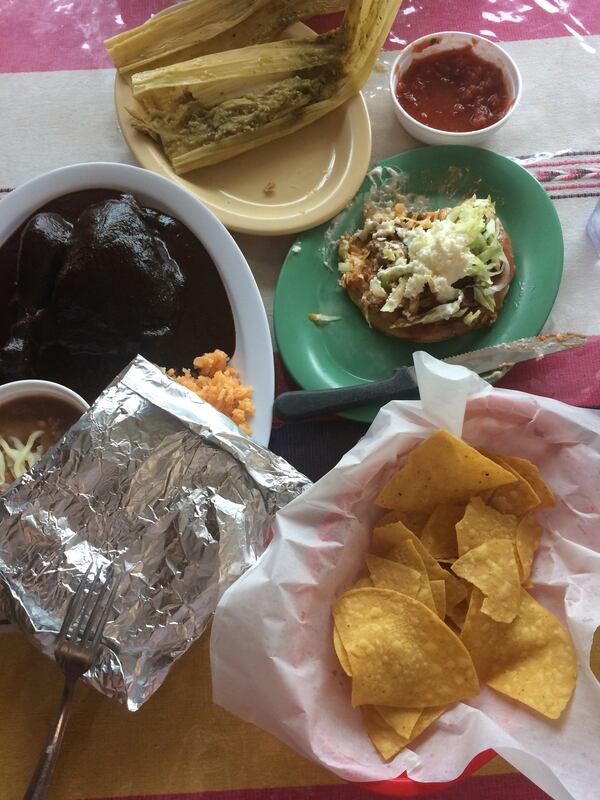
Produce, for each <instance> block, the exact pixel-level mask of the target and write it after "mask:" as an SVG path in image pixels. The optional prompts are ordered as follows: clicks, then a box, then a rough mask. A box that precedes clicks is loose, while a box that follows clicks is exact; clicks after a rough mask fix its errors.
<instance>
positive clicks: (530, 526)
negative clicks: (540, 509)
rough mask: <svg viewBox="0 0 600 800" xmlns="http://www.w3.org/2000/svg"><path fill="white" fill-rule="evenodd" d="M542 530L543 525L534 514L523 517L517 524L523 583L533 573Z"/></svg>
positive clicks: (518, 553) (520, 571) (517, 540)
mask: <svg viewBox="0 0 600 800" xmlns="http://www.w3.org/2000/svg"><path fill="white" fill-rule="evenodd" d="M542 531H543V529H542V526H541V525H540V523H539V522H538V521H537V519H536V518H535V517H534V516H533V514H528V515H527V516H525V517H523V519H522V520H520V521H519V524H518V526H517V535H516V543H517V555H518V557H519V574H520V577H521V582H522V583H525V582H526V581H527V580H528V579H529V576H530V574H531V567H532V565H533V559H534V558H535V554H536V552H537V549H538V547H539V545H540V540H541V538H542Z"/></svg>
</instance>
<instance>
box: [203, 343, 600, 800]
mask: <svg viewBox="0 0 600 800" xmlns="http://www.w3.org/2000/svg"><path fill="white" fill-rule="evenodd" d="M415 365H416V368H417V375H418V379H419V388H420V393H421V398H422V400H421V401H420V402H416V401H415V402H392V403H389V404H388V405H387V406H385V407H384V408H383V409H382V410H381V411H380V412H379V414H378V415H377V417H376V419H375V421H374V422H373V424H372V426H371V427H370V429H369V431H368V433H367V434H366V435H365V436H364V437H363V439H361V440H360V441H359V442H358V444H357V445H356V446H355V447H354V448H353V449H352V450H350V452H348V453H347V454H346V455H345V456H344V457H343V458H342V460H341V461H340V462H339V464H338V465H337V466H336V467H335V468H334V469H333V470H332V471H331V472H329V473H328V474H327V475H325V476H324V477H323V478H322V479H321V480H320V481H318V482H317V483H316V484H314V485H313V486H312V487H311V488H310V489H309V490H308V491H306V492H305V493H304V494H303V495H302V496H300V497H299V498H297V499H296V500H294V501H292V502H291V503H290V504H289V505H288V506H286V507H285V508H284V509H283V510H282V511H281V512H279V514H278V515H277V517H276V524H275V533H274V539H273V542H272V544H271V545H270V547H269V548H268V550H267V552H266V553H265V554H264V556H263V557H262V558H261V560H260V561H259V562H258V564H257V565H256V566H255V567H254V568H252V569H251V570H250V571H249V572H247V573H246V574H245V575H244V576H243V577H242V578H240V579H239V580H238V581H237V583H236V584H235V585H234V586H233V587H231V589H229V590H228V591H227V592H226V593H225V595H224V596H223V598H222V600H221V602H220V604H219V606H218V608H217V612H216V616H215V619H214V622H213V627H212V638H211V661H212V674H213V697H214V700H215V702H216V703H218V704H219V705H221V706H223V707H224V708H226V709H228V710H229V711H231V712H233V713H234V714H237V716H239V717H241V718H243V719H245V720H247V721H249V722H252V723H254V724H256V725H259V726H260V727H262V728H264V729H265V730H267V731H269V732H270V733H272V734H274V735H275V736H277V737H278V738H280V739H281V740H283V741H284V742H287V743H288V744H289V745H291V746H292V747H294V748H295V749H296V750H297V751H298V752H300V753H302V754H303V755H304V756H307V757H309V758H312V759H314V760H316V761H318V762H320V763H321V764H322V765H323V766H325V767H327V768H328V769H330V770H331V771H333V772H334V773H336V774H337V775H339V776H340V777H342V778H345V779H347V780H350V781H374V780H385V779H391V778H394V777H396V776H398V775H400V774H401V773H403V772H404V771H405V770H408V774H409V776H410V777H411V778H413V779H415V780H418V781H423V782H439V781H442V782H443V781H449V780H452V779H454V778H456V777H458V776H459V775H460V774H461V773H462V772H463V771H464V769H465V767H466V766H467V765H468V764H469V762H470V761H471V760H472V759H473V758H474V756H476V755H477V754H478V753H480V752H482V751H483V750H487V749H488V748H492V749H494V750H495V751H496V752H497V753H498V754H499V755H501V756H503V757H504V758H505V759H506V760H507V761H509V762H510V763H511V764H513V765H514V766H515V767H516V768H517V769H519V770H520V771H521V772H523V773H524V774H525V775H526V776H527V777H528V778H530V779H531V780H532V781H533V782H534V783H536V784H537V785H538V786H540V787H541V788H542V789H543V790H544V791H546V792H547V793H548V794H549V795H550V796H551V797H553V798H556V800H563V799H564V800H592V798H593V799H594V800H596V798H597V797H598V792H599V790H598V786H599V785H600V758H599V757H598V744H599V743H600V684H599V683H598V681H597V680H596V679H595V678H594V676H593V674H592V672H591V670H590V667H589V652H590V648H591V643H592V637H593V634H594V630H595V629H596V627H597V626H598V625H600V414H599V413H597V412H593V411H587V410H584V409H577V408H573V407H570V406H567V405H564V404H562V403H558V402H556V401H553V400H549V399H547V398H543V397H534V396H532V395H528V394H523V393H520V392H513V391H508V390H502V389H494V388H492V387H490V386H489V385H488V384H486V383H484V382H483V381H482V380H481V379H480V378H479V377H478V376H476V375H474V374H473V373H471V372H469V371H468V370H466V369H464V368H463V367H452V366H449V365H447V364H445V363H443V362H440V361H437V360H436V359H434V358H432V357H431V356H428V355H427V354H425V353H418V354H416V355H415ZM465 406H466V414H465ZM463 418H464V427H463V424H462V423H463ZM438 427H444V428H446V429H447V430H450V431H451V432H452V433H454V434H456V435H461V428H462V433H463V436H464V439H465V440H466V441H468V442H470V443H471V444H474V445H478V446H486V447H490V448H493V449H495V450H497V451H499V452H506V453H508V454H511V455H517V456H522V457H525V458H529V459H531V460H532V461H534V462H535V463H536V464H538V466H539V467H540V469H541V472H542V475H543V476H544V478H545V480H547V481H548V483H549V484H550V486H551V487H552V489H553V490H554V492H555V494H556V495H557V498H558V507H557V508H556V509H552V510H548V511H545V512H543V513H540V514H539V519H540V521H541V522H542V523H543V524H544V526H545V528H546V533H545V534H544V537H543V539H542V546H541V548H540V551H539V553H538V555H537V557H536V560H535V565H534V570H533V574H532V578H533V581H534V582H535V584H536V586H535V589H534V590H532V594H533V595H534V596H535V597H536V598H537V599H538V600H539V601H540V602H541V603H542V604H543V605H545V606H546V607H547V608H549V609H550V610H551V611H552V612H553V613H554V614H556V616H558V617H559V618H560V619H561V621H562V622H563V623H565V624H566V625H568V628H569V631H570V633H571V636H572V638H573V642H574V644H575V647H576V649H577V653H578V660H579V672H578V680H577V687H576V690H575V694H574V697H573V699H572V701H571V703H570V704H569V706H568V708H567V709H566V711H565V712H564V713H563V715H562V717H561V718H560V720H557V721H551V720H547V719H546V718H544V717H542V716H541V715H539V714H537V713H536V712H534V711H531V710H529V709H527V708H526V707H524V706H521V705H520V704H518V703H516V702H513V701H511V700H509V699H508V698H506V697H504V696H503V695H500V694H498V693H496V692H494V691H493V690H491V689H489V688H487V687H485V686H482V690H481V694H480V695H479V696H478V697H476V698H474V699H473V700H472V701H470V702H469V703H468V704H466V703H460V704H458V705H457V706H456V707H455V708H453V709H452V710H451V711H449V712H447V713H446V714H444V715H443V717H442V718H441V719H440V720H439V721H438V722H437V723H435V724H434V725H433V726H432V727H431V728H430V729H429V731H428V732H426V733H425V734H424V735H422V736H421V737H420V738H419V739H418V744H417V745H416V746H415V747H414V749H410V750H408V749H407V750H405V751H403V752H402V753H401V754H400V755H398V756H397V757H396V758H395V759H394V760H393V761H391V762H390V763H388V764H386V763H384V762H383V761H382V760H381V758H380V757H379V755H378V754H377V753H376V751H375V750H374V748H373V746H372V744H371V743H370V740H369V739H368V737H367V735H366V733H365V729H364V727H363V724H362V719H361V715H360V712H359V710H358V709H353V708H352V707H351V705H350V680H349V679H348V678H347V677H346V676H345V675H344V674H343V672H342V670H341V668H340V666H339V664H338V661H337V659H336V656H335V653H334V650H333V645H332V617H331V604H332V602H333V601H334V600H335V598H336V597H338V596H339V595H340V594H342V593H343V591H345V590H346V589H347V588H348V586H349V585H350V584H351V583H352V582H353V581H354V580H356V578H357V577H358V576H359V575H360V574H361V573H363V572H364V554H365V552H366V551H367V549H368V546H369V540H370V532H371V529H372V527H373V523H374V522H375V520H376V519H377V518H378V517H379V516H381V514H382V513H383V512H382V511H381V510H380V509H377V508H376V507H375V506H374V504H373V500H374V497H375V495H376V493H377V491H378V489H379V488H380V487H381V486H382V484H383V483H384V482H385V480H386V479H387V478H388V477H389V476H390V475H391V474H392V473H393V472H394V470H395V469H396V468H397V466H398V463H399V461H400V460H401V459H402V457H403V456H404V455H405V454H406V453H407V452H408V451H409V450H411V449H412V448H413V447H414V446H415V445H416V444H418V442H419V441H420V440H421V439H423V438H425V437H427V436H429V435H430V434H431V433H432V432H433V431H434V430H435V429H436V428H438ZM323 446H327V445H326V442H324V443H323Z"/></svg>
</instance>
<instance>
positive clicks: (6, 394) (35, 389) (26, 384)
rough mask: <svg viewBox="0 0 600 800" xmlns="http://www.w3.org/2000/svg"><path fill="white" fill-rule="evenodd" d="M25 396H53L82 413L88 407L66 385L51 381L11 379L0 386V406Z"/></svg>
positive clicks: (81, 398)
mask: <svg viewBox="0 0 600 800" xmlns="http://www.w3.org/2000/svg"><path fill="white" fill-rule="evenodd" d="M26 397H53V398H56V399H57V400H64V401H65V403H68V404H69V405H70V406H73V407H74V408H77V409H79V411H81V413H82V414H84V413H85V412H86V411H87V410H88V408H89V405H88V404H87V403H86V402H85V400H84V399H83V397H80V396H79V395H78V394H77V393H76V392H74V391H72V390H71V389H68V388H67V387H66V386H62V384H60V383H54V382H53V381H38V380H26V381H12V382H11V383H5V384H3V385H2V386H0V406H2V405H4V403H8V402H10V401H12V400H18V399H19V398H23V399H24V398H26Z"/></svg>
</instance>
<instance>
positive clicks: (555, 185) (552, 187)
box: [544, 180, 600, 192]
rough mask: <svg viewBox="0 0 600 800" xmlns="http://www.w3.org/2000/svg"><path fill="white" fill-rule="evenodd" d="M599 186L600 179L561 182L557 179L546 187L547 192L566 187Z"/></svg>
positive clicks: (592, 187) (596, 187)
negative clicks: (581, 181)
mask: <svg viewBox="0 0 600 800" xmlns="http://www.w3.org/2000/svg"><path fill="white" fill-rule="evenodd" d="M599 187H600V181H596V183H561V182H560V181H558V180H557V181H554V183H552V184H548V185H547V186H544V189H545V190H546V191H547V192H557V191H559V190H564V189H598V188H599Z"/></svg>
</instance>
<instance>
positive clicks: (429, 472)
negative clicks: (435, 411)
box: [376, 430, 516, 511]
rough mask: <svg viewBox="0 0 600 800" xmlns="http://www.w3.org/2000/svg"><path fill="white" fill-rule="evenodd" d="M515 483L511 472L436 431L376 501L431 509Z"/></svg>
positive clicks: (402, 507) (411, 508)
mask: <svg viewBox="0 0 600 800" xmlns="http://www.w3.org/2000/svg"><path fill="white" fill-rule="evenodd" d="M515 482H516V478H515V476H514V475H513V474H512V473H511V472H508V471H507V470H505V469H503V468H502V467H500V466H499V465H498V464H495V463H494V462H493V461H490V459H488V458H486V457H485V456H482V455H481V453H479V452H477V450H475V448H473V447H470V446H469V445H468V444H466V443H465V442H463V441H461V440H460V439H457V438H456V437H454V436H452V435H451V434H449V433H448V432H447V431H444V430H439V431H437V432H436V433H434V434H433V436H430V437H429V438H428V439H425V441H423V442H422V443H421V444H420V445H419V446H418V447H417V448H415V449H414V450H413V451H412V452H411V453H410V454H409V456H408V459H407V461H406V464H405V466H404V467H402V469H401V470H399V472H397V473H396V475H394V477H393V478H392V479H391V480H390V481H389V482H388V483H387V484H386V486H384V488H383V489H382V491H381V492H380V493H379V495H378V497H377V501H376V502H377V504H378V505H380V506H383V507H384V508H393V509H397V510H399V511H431V509H432V508H435V507H436V506H439V505H443V504H451V503H467V502H468V500H469V498H470V497H472V496H473V495H476V494H479V492H483V491H485V490H486V489H495V488H496V487H497V486H502V485H504V484H506V483H515Z"/></svg>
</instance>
